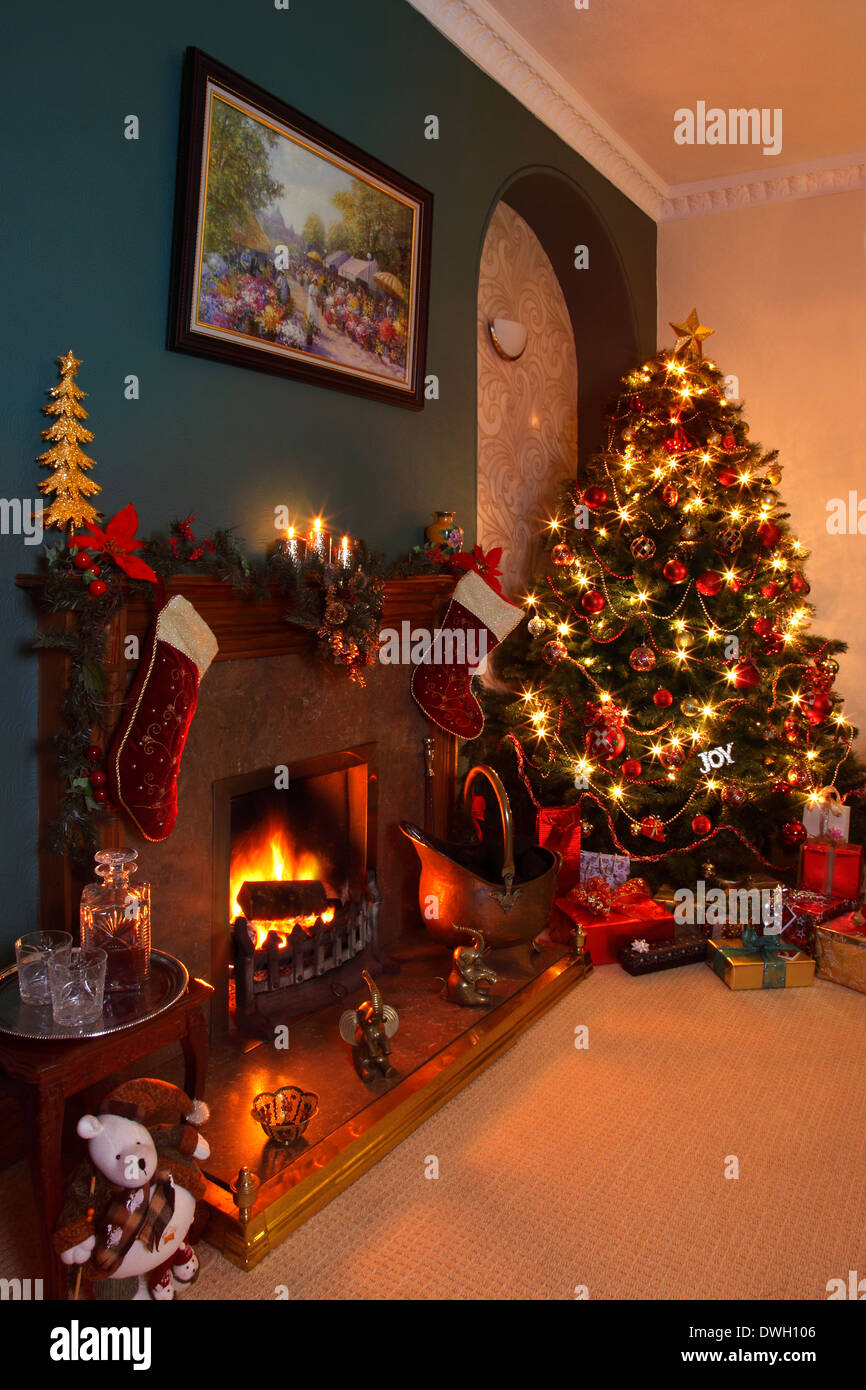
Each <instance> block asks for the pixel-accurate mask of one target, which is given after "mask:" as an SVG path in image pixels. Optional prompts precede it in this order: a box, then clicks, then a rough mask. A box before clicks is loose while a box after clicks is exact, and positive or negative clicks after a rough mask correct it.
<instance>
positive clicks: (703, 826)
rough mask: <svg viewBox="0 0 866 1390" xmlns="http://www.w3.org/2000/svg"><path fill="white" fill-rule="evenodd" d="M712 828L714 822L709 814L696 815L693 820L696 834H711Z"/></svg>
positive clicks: (693, 828)
mask: <svg viewBox="0 0 866 1390" xmlns="http://www.w3.org/2000/svg"><path fill="white" fill-rule="evenodd" d="M712 828H713V822H712V821H711V820H710V818H709V816H703V815H700V816H695V818H694V820H693V821H692V830H693V831H694V833H695V834H696V835H709V833H710V831H711V830H712Z"/></svg>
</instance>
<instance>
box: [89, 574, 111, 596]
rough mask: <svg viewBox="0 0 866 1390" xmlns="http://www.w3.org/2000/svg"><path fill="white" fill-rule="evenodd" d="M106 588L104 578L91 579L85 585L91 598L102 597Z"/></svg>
mask: <svg viewBox="0 0 866 1390" xmlns="http://www.w3.org/2000/svg"><path fill="white" fill-rule="evenodd" d="M107 588H108V585H107V584H106V582H105V580H104V579H92V580H91V582H90V583H89V584H88V586H87V592H88V593H89V594H90V596H91V598H102V595H103V594H104V593H105V591H106V589H107Z"/></svg>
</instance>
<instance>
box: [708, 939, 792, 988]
mask: <svg viewBox="0 0 866 1390" xmlns="http://www.w3.org/2000/svg"><path fill="white" fill-rule="evenodd" d="M759 940H760V943H761V944H760V945H758V941H759ZM779 945H782V947H783V949H782V950H778V949H774V947H778V946H779ZM707 964H708V965H709V966H710V968H711V969H712V970H714V971H715V972H716V974H717V975H718V977H719V979H720V980H724V982H725V984H726V985H727V986H728V989H793V988H795V987H796V986H797V985H810V984H812V982H813V980H814V979H815V962H814V961H813V960H812V959H811V958H810V957H809V956H807V955H805V954H804V953H803V952H802V951H794V950H790V949H785V948H784V943H781V942H780V941H779V938H778V936H776V937H770V938H767V937H763V938H758V937H757V934H756V933H754V932H749V934H748V937H747V938H746V939H745V941H744V940H743V939H742V938H740V937H735V938H734V940H733V941H728V940H722V941H708V942H707Z"/></svg>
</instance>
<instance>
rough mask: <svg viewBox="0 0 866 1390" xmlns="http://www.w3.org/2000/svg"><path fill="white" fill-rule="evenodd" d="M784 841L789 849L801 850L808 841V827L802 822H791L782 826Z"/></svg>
mask: <svg viewBox="0 0 866 1390" xmlns="http://www.w3.org/2000/svg"><path fill="white" fill-rule="evenodd" d="M781 833H782V841H783V843H784V844H786V845H787V846H788V848H789V849H799V847H800V845H802V844H805V841H806V827H805V825H804V824H803V822H802V821H799V820H789V821H786V822H785V824H784V825H783V826H782V832H781Z"/></svg>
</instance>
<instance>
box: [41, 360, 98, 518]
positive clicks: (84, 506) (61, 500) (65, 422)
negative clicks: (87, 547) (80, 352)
mask: <svg viewBox="0 0 866 1390" xmlns="http://www.w3.org/2000/svg"><path fill="white" fill-rule="evenodd" d="M57 360H58V361H59V363H60V381H59V383H58V384H57V386H52V388H51V397H52V399H51V401H50V402H49V404H48V405H45V406H43V407H42V409H43V410H44V411H45V414H46V415H53V416H55V417H56V418H55V420H54V423H53V424H52V425H50V426H49V428H48V429H47V430H43V431H42V438H43V439H48V440H50V441H51V448H50V449H47V450H46V451H45V453H44V454H40V455H39V462H40V463H41V464H42V466H43V468H53V470H54V472H53V474H52V476H51V477H50V478H43V479H42V481H41V483H40V484H39V490H40V492H44V493H52V492H53V493H54V494H55V496H54V501H53V502H52V503H51V505H50V506H49V507H47V508H46V509H45V511H44V512H43V516H42V521H43V525H45V526H59V527H60V528H61V529H66V528H68V530H69V534H70V535H71V534H72V532H73V531H74V529H75V528H76V527H77V526H84V525H89V524H90V523H91V522H93V521H96V519H97V517H99V516H100V515H101V513H100V512H98V511H97V510H96V508H95V507H93V506H91V504H90V503H89V502H88V501H87V500H86V499H87V498H88V497H92V496H93V494H94V493H96V492H101V491H102V489H101V488H100V486H99V484H98V483H95V482H94V481H93V479H92V478H88V477H87V476H86V470H87V469H89V468H92V467H93V459H91V458H88V457H87V455H86V454H85V453H84V451H83V449H82V448H81V445H82V444H89V443H90V441H91V439H92V438H93V434H92V433H91V431H90V430H89V429H87V428H86V427H85V426H84V425H82V424H81V423H80V422H81V421H82V420H86V419H87V411H86V410H85V409H84V406H83V405H82V404H81V400H82V398H83V397H84V396H85V395H86V394H87V393H86V391H82V389H81V387H80V386H79V385H78V384H77V382H76V380H75V373H76V372H77V370H78V368H79V367H80V366H81V362H80V361H79V359H78V358H77V357H75V356H73V354H72V351H71V349H70V351H69V352H67V354H66V356H65V357H59V358H58V359H57Z"/></svg>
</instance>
